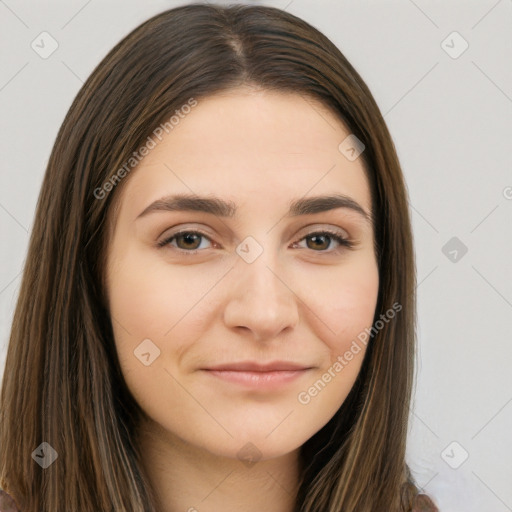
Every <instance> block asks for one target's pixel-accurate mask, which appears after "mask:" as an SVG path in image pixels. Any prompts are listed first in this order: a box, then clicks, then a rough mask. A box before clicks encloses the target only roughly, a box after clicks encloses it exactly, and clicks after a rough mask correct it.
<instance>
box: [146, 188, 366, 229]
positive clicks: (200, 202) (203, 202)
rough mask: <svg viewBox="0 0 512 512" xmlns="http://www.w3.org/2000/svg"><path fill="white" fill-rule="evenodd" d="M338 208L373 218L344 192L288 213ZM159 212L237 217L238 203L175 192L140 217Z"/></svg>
mask: <svg viewBox="0 0 512 512" xmlns="http://www.w3.org/2000/svg"><path fill="white" fill-rule="evenodd" d="M337 208H345V209H349V210H351V211H353V212H356V213H358V214H359V215H360V216H361V217H362V218H363V219H364V220H365V221H366V222H368V223H370V224H371V222H372V217H371V215H370V214H369V213H367V212H366V210H365V209H364V208H363V207H362V206H361V205H360V204H359V203H357V202H356V201H355V200H354V199H352V198H350V197H348V196H345V195H342V194H333V195H323V196H313V197H303V198H300V199H296V200H294V201H292V202H291V203H290V207H289V210H288V213H287V214H286V216H288V217H298V216H300V215H313V214H315V213H321V212H326V211H329V210H334V209H337ZM156 211H196V212H204V213H210V214H212V215H216V216H218V217H231V218H232V217H235V216H236V213H237V206H236V204H235V203H233V202H232V201H226V200H224V199H221V198H219V197H215V196H198V195H196V194H175V195H171V196H166V197H163V198H161V199H158V200H157V201H154V202H153V203H151V204H150V205H149V206H148V207H147V208H145V209H144V210H143V211H142V212H141V213H140V214H139V215H138V216H137V219H139V218H140V217H144V216H146V215H148V214H149V213H151V212H156Z"/></svg>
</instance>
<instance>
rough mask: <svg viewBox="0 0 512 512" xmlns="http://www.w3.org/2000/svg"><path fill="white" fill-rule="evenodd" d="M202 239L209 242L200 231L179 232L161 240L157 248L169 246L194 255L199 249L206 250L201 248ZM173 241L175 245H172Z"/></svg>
mask: <svg viewBox="0 0 512 512" xmlns="http://www.w3.org/2000/svg"><path fill="white" fill-rule="evenodd" d="M203 239H204V240H208V241H209V242H211V241H210V239H209V237H207V236H206V235H205V234H203V233H201V232H200V231H181V232H180V233H175V234H173V235H171V236H170V237H168V238H166V239H165V240H162V241H161V242H159V243H158V246H159V247H164V246H166V245H170V246H171V247H176V248H177V249H178V250H180V251H183V252H189V253H194V252H196V251H198V250H200V249H207V248H208V247H201V242H202V240H203ZM174 241H175V243H173V242H174Z"/></svg>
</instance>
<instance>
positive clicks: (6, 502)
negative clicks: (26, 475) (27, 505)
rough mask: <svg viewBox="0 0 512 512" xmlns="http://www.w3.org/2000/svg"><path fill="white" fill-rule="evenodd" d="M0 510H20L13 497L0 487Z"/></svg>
mask: <svg viewBox="0 0 512 512" xmlns="http://www.w3.org/2000/svg"><path fill="white" fill-rule="evenodd" d="M0 512H20V509H19V508H18V507H17V506H16V502H15V501H14V500H13V498H12V497H11V496H9V494H7V493H6V492H5V491H2V489H0Z"/></svg>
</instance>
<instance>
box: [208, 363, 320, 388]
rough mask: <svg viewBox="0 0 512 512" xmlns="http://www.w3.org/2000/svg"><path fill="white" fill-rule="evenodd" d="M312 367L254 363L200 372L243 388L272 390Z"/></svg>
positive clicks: (225, 366)
mask: <svg viewBox="0 0 512 512" xmlns="http://www.w3.org/2000/svg"><path fill="white" fill-rule="evenodd" d="M312 369H313V367H312V366H305V365H301V364H297V363H290V362H285V361H281V362H279V361H278V362H274V363H269V364H260V363H256V362H241V363H231V364H224V365H219V366H214V367H210V368H202V369H201V370H202V371H204V372H205V373H207V374H208V375H210V376H212V377H214V378H216V379H220V380H222V381H225V382H229V383H234V384H239V385H241V386H244V387H249V388H257V389H265V390H273V389H277V388H279V387H282V386H285V385H286V384H289V383H291V382H293V381H295V380H297V379H298V378H300V377H301V376H304V375H306V374H308V373H309V372H310V371H311V370H312Z"/></svg>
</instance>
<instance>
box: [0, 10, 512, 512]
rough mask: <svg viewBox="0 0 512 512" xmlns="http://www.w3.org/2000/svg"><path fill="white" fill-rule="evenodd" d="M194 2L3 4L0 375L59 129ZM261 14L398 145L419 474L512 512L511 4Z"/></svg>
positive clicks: (452, 497)
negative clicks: (82, 91) (160, 25)
mask: <svg viewBox="0 0 512 512" xmlns="http://www.w3.org/2000/svg"><path fill="white" fill-rule="evenodd" d="M183 3H187V2H172V1H167V2H165V1H148V2H142V1H140V0H139V1H136V0H123V1H122V2H121V1H117V2H114V1H101V2H100V0H89V1H86V0H84V1H66V2H64V1H61V2H45V3H44V4H42V3H41V4H39V3H36V2H33V3H32V2H30V3H29V2H28V1H16V0H5V1H3V0H0V43H1V44H0V48H1V54H0V109H1V118H0V131H1V136H0V154H1V161H0V229H1V240H2V242H1V249H0V262H1V266H0V364H1V368H2V369H3V367H4V361H5V354H6V350H7V344H8V339H9V330H10V323H11V320H12V314H13V310H14V305H15V300H16V298H17V294H18V291H19V285H20V277H21V274H20V273H21V269H22V266H23V263H24V259H25V255H26V250H27V243H28V239H29V233H30V231H31V227H32V222H33V215H34V210H35V205H36V200H37V197H38V193H39V188H40V185H41V181H42V178H43V173H44V170H45V167H46V164H47V161H48V157H49V154H50V150H51V147H52V145H53V143H54V140H55V137H56V134H57V130H58V128H59V126H60V124H61V123H62V121H63V119H64V116H65V114H66V112H67V110H68V108H69V106H70V105H71V102H72V100H73V98H74V96H75V95H76V93H77V92H78V89H79V88H80V86H81V85H82V83H83V81H84V80H85V78H86V77H87V76H88V75H89V74H90V73H91V72H92V70H93V68H94V67H95V66H96V65H97V64H98V63H99V62H100V60H101V59H102V58H103V57H104V56H105V54H106V53H107V52H108V51H109V50H110V49H111V48H112V47H113V46H114V45H115V44H116V43H117V42H118V41H119V40H120V39H121V38H122V37H123V36H124V35H126V34H127V33H128V32H129V31H131V30H132V29H133V28H135V27H136V26H137V25H139V24H140V23H141V22H142V21H144V20H146V19H147V18H149V17H150V16H152V15H154V14H156V13H158V12H161V11H163V10H165V9H167V8H170V7H174V6H177V5H181V4H183ZM212 3H213V2H212ZM253 3H261V4H266V5H273V6H276V7H280V8H283V9H286V10H288V11H289V12H291V13H293V14H295V15H297V16H299V17H302V18H304V19H305V20H307V21H308V22H310V23H311V24H313V25H314V26H316V27H317V28H318V29H320V30H321V31H323V32H324V33H325V34H326V35H327V36H328V37H330V38H331V39H332V40H333V41H334V43H335V44H337V45H338V47H339V48H340V49H341V51H342V52H343V53H344V54H345V55H346V57H347V58H348V59H349V60H350V61H351V63H352V64H353V65H354V67H355V68H356V69H357V70H358V71H359V73H360V74H361V75H362V77H363V79H364V80H365V81H366V82H367V84H368V86H369V87H370V89H371V91H372V93H373V94H374V96H375V99H376V100H377V103H378V104H379V106H380V108H381V110H382V112H383V114H384V116H385V120H386V122H387V124H388V126H389V128H390V131H391V134H392V136H393V138H394V141H395V144H396V147H397V151H398V154H399V158H400V160H401V163H402V166H403V169H404V173H405V177H406V181H407V184H408V189H409V194H410V208H411V213H412V220H413V227H414V236H415V247H416V254H417V272H418V283H419V284H418V290H417V292H418V302H419V309H418V316H419V327H418V337H419V346H420V350H419V357H418V359H419V361H418V376H417V389H416V395H415V402H414V407H413V411H414V412H413V413H412V416H411V428H410V437H409V443H408V462H409V463H410V464H411V467H412V469H413V471H414V474H415V476H416V477H417V479H418V481H419V484H420V485H421V486H422V487H423V489H424V491H425V492H427V493H428V494H430V495H431V496H432V497H433V498H434V499H435V500H436V501H437V504H438V505H439V507H440V509H441V511H442V512H455V511H457V512H462V511H464V512H472V511H475V512H476V511H478V512H481V511H484V510H485V511H486V512H505V511H512V485H511V484H512V442H511V431H512V429H511V426H512V372H511V370H510V365H511V356H512V339H511V335H510V320H511V319H512V265H511V263H510V260H511V253H512V251H511V249H512V231H511V229H510V226H511V224H512V165H511V162H512V156H511V153H510V147H511V145H510V141H511V135H512V68H511V65H510V63H511V62H512V1H511V0H500V1H496V0H480V1H450V2H446V1H444V2H442V1H431V0H428V1H427V0H414V1H413V0H400V1H399V0H396V1H381V2H378V1H372V2H369V1H364V2H362V1H356V0H350V1H349V0H344V1H337V2H336V1H327V0H325V1H317V2H313V1H306V0H292V1H290V0H283V1H274V2H270V1H267V2H253ZM43 31H47V32H48V33H49V34H51V36H52V37H53V38H54V39H55V40H56V41H57V42H58V45H59V46H58V49H57V50H56V51H55V52H54V53H53V54H52V55H51V56H49V57H48V58H46V59H43V58H41V57H40V55H39V54H38V53H36V52H35V51H34V50H33V49H32V48H31V43H32V42H33V41H35V43H34V44H37V43H38V41H39V45H40V46H42V43H41V42H40V41H41V37H40V36H39V35H40V34H41V32H43ZM454 31H456V32H458V33H459V34H460V37H459V36H457V35H455V36H454V35H452V33H453V32H454ZM461 38H463V39H461ZM464 40H465V41H467V44H468V45H469V46H468V48H467V49H466V50H465V51H464V52H463V53H461V54H460V55H459V53H460V52H461V50H462V49H463V48H464ZM48 41H49V40H47V43H48ZM443 41H445V42H444V43H443ZM45 48H49V45H48V44H45ZM450 53H451V55H450ZM507 143H508V144H507ZM453 237H456V239H455V240H452V238H453ZM450 240H451V241H450ZM446 244H448V245H446ZM464 247H465V248H467V253H466V254H463V252H464V250H465V249H464ZM0 371H1V370H0ZM453 443H455V444H453ZM466 456H467V459H466V460H464V459H465V458H466Z"/></svg>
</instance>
